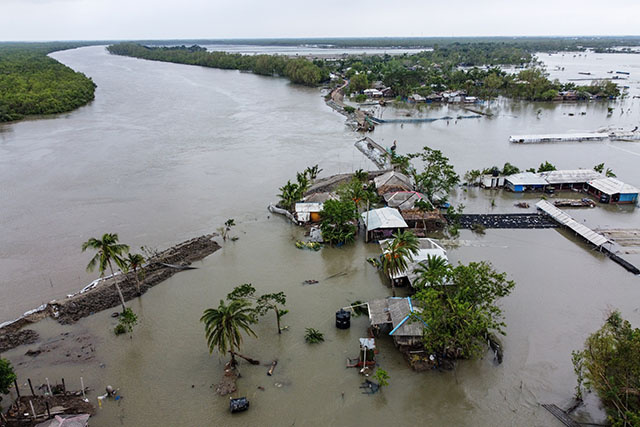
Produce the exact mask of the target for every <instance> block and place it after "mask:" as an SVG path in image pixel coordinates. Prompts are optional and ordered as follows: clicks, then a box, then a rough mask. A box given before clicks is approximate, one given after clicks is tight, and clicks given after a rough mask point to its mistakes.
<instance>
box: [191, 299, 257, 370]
mask: <svg viewBox="0 0 640 427" xmlns="http://www.w3.org/2000/svg"><path fill="white" fill-rule="evenodd" d="M200 321H201V322H203V323H204V329H205V336H206V338H207V345H208V346H209V353H213V350H214V349H216V348H217V350H218V352H219V353H220V354H222V355H224V354H226V353H227V352H229V353H231V362H230V363H231V366H235V364H236V359H235V353H236V350H238V349H239V348H240V344H242V332H243V331H244V332H245V333H246V334H247V335H252V336H254V337H255V336H256V333H255V332H253V330H252V329H251V324H253V323H255V322H256V314H255V310H254V309H253V308H252V307H251V303H250V302H249V301H247V300H246V299H237V300H233V301H231V303H229V305H225V303H224V301H222V300H220V305H218V308H209V309H207V310H205V311H204V314H203V315H202V317H201V318H200Z"/></svg>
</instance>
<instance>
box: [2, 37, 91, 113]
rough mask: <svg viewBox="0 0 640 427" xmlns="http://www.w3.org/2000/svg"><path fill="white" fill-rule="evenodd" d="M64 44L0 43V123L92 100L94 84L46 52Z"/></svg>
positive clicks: (69, 47)
mask: <svg viewBox="0 0 640 427" xmlns="http://www.w3.org/2000/svg"><path fill="white" fill-rule="evenodd" d="M75 47H78V45H76V44H68V43H42V44H27V43H21V44H16V43H13V44H1V45H0V122H7V121H12V120H20V119H22V118H24V117H26V116H30V115H40V114H56V113H64V112H67V111H71V110H74V109H76V108H78V107H81V106H83V105H85V104H86V103H88V102H89V101H91V100H93V99H94V92H95V88H96V85H95V84H94V83H93V81H92V80H91V79H90V78H88V77H87V76H85V75H84V74H82V73H79V72H76V71H73V70H72V69H71V68H69V67H67V66H66V65H63V64H61V63H60V62H58V61H56V60H55V59H53V58H50V57H48V56H47V54H49V53H51V52H54V51H57V50H63V49H71V48H75Z"/></svg>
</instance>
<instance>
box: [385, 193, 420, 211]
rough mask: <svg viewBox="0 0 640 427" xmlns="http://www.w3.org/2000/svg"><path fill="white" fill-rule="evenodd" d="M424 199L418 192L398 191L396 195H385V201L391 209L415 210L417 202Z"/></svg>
mask: <svg viewBox="0 0 640 427" xmlns="http://www.w3.org/2000/svg"><path fill="white" fill-rule="evenodd" d="M423 198H424V195H423V194H422V193H418V192H417V191H396V192H394V193H387V194H385V195H384V200H385V201H386V202H387V205H388V206H389V207H391V208H398V209H400V210H404V209H413V207H414V206H415V204H416V202H417V201H418V200H421V199H423Z"/></svg>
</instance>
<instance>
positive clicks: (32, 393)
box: [27, 378, 36, 396]
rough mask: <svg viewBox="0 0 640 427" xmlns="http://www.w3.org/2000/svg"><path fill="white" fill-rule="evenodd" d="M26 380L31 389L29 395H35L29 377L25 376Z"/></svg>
mask: <svg viewBox="0 0 640 427" xmlns="http://www.w3.org/2000/svg"><path fill="white" fill-rule="evenodd" d="M27 381H28V382H29V388H30V389H31V396H35V395H36V394H35V393H34V392H33V385H32V384H31V378H27Z"/></svg>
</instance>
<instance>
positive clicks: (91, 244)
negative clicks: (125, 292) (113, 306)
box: [82, 233, 129, 312]
mask: <svg viewBox="0 0 640 427" xmlns="http://www.w3.org/2000/svg"><path fill="white" fill-rule="evenodd" d="M87 248H89V249H95V250H96V254H95V255H94V256H93V258H91V261H89V264H87V271H93V270H95V268H96V266H98V270H99V271H100V277H104V271H105V270H106V269H107V266H109V270H111V276H112V277H113V280H114V283H115V286H116V290H117V291H118V295H119V296H120V301H121V302H122V311H123V312H124V310H126V309H127V306H126V305H125V303H124V297H123V296H122V291H121V290H120V286H118V278H117V277H116V276H115V275H114V273H113V265H112V264H111V261H113V262H115V263H116V265H117V266H118V267H120V268H121V269H123V270H124V269H126V263H125V261H124V260H123V259H122V256H123V255H124V254H125V253H127V252H129V246H128V245H125V244H122V243H118V235H117V234H116V233H105V234H103V235H102V239H100V240H98V239H96V238H94V237H92V238H90V239H89V240H87V241H86V242H84V243H83V244H82V252H84V251H86V250H87Z"/></svg>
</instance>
